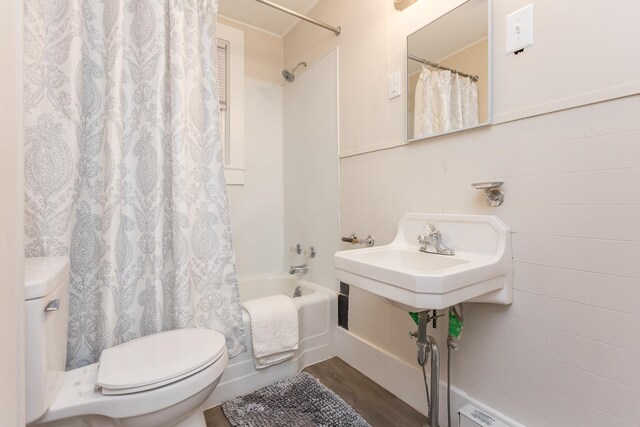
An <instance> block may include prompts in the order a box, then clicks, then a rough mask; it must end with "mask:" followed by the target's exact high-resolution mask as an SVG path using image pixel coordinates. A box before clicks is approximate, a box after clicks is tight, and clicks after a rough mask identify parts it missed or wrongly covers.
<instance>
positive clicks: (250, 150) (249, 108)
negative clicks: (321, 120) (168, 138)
mask: <svg viewBox="0 0 640 427" xmlns="http://www.w3.org/2000/svg"><path fill="white" fill-rule="evenodd" d="M219 21H220V22H221V23H223V24H224V25H228V26H231V27H234V28H235V29H238V30H240V31H242V32H243V33H244V64H245V67H244V76H243V80H244V97H245V101H244V167H245V179H244V185H228V186H227V193H228V195H229V209H230V215H231V233H232V238H233V244H234V249H235V252H236V270H237V272H238V276H250V275H254V274H262V273H274V272H282V265H283V262H284V261H283V256H282V253H283V235H284V228H283V217H284V190H283V183H282V174H283V166H282V165H283V161H282V156H283V153H282V132H283V130H282V120H283V119H282V106H283V92H282V78H281V76H280V71H281V70H282V38H280V37H277V36H274V35H273V34H270V33H266V32H263V31H259V30H257V29H255V28H253V27H249V26H246V25H243V24H241V23H238V22H235V21H232V20H229V19H227V18H225V17H220V18H219ZM232 111H234V110H233V109H232Z"/></svg>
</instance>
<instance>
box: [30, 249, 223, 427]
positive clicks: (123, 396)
mask: <svg viewBox="0 0 640 427" xmlns="http://www.w3.org/2000/svg"><path fill="white" fill-rule="evenodd" d="M68 283H69V259H68V258H66V257H51V258H28V259H26V260H25V300H26V301H25V305H26V366H25V369H26V393H27V395H26V403H27V414H26V415H27V423H28V424H29V425H34V426H40V425H42V426H65V427H66V426H69V427H73V426H78V427H79V426H83V427H84V426H88V427H103V426H104V427H111V426H119V427H129V426H131V427H160V426H167V427H169V426H179V427H205V426H206V424H205V420H204V414H203V411H202V406H201V405H202V403H203V402H204V401H205V400H206V399H207V398H208V397H209V395H210V394H211V392H212V391H213V390H214V389H215V387H216V385H217V384H218V381H219V380H220V377H221V376H222V372H223V371H224V369H225V367H226V366H227V361H228V357H227V351H226V347H225V340H224V336H223V335H222V334H220V333H219V332H215V331H211V330H207V329H180V330H175V331H167V332H162V333H158V334H155V335H149V336H146V337H143V338H139V339H136V340H133V341H130V342H128V343H125V344H121V345H118V346H115V347H112V348H110V349H108V350H105V351H104V352H103V353H102V356H101V358H100V363H95V364H93V365H89V366H85V367H84V368H79V369H74V370H71V371H66V372H65V370H64V368H65V359H66V347H67V321H68V315H69V311H68V310H69V302H68V301H69V293H68Z"/></svg>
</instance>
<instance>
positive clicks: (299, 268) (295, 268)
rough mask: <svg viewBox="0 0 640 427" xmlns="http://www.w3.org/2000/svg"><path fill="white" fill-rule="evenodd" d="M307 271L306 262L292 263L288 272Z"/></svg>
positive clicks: (304, 272)
mask: <svg viewBox="0 0 640 427" xmlns="http://www.w3.org/2000/svg"><path fill="white" fill-rule="evenodd" d="M308 272H309V266H308V265H307V264H302V265H295V266H294V265H292V266H291V267H289V274H296V273H302V274H307V273H308Z"/></svg>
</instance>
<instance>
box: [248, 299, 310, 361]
mask: <svg viewBox="0 0 640 427" xmlns="http://www.w3.org/2000/svg"><path fill="white" fill-rule="evenodd" d="M242 306H243V307H244V309H245V310H247V312H248V313H249V317H250V318H251V343H252V346H253V361H254V363H255V365H256V369H262V368H266V367H267V366H271V365H275V364H277V363H280V362H283V361H285V360H287V359H290V358H291V357H293V355H294V353H295V351H296V350H297V349H298V342H299V335H298V309H297V308H296V305H295V304H294V302H293V300H292V299H291V298H289V297H288V296H286V295H273V296H269V297H264V298H257V299H253V300H250V301H247V302H245V303H243V304H242Z"/></svg>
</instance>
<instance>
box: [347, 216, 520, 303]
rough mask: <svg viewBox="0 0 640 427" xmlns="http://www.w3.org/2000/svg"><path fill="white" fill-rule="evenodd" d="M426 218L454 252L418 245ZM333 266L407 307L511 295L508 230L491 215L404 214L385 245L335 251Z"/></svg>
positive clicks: (498, 299)
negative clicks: (431, 250)
mask: <svg viewBox="0 0 640 427" xmlns="http://www.w3.org/2000/svg"><path fill="white" fill-rule="evenodd" d="M428 221H433V222H435V224H436V226H437V228H438V229H439V230H440V232H441V233H442V241H443V243H444V244H445V245H446V246H448V247H449V248H451V249H454V250H455V252H456V254H455V255H438V254H430V253H424V252H420V251H419V250H418V248H419V245H418V241H417V238H418V235H419V234H424V229H423V226H424V224H425V223H427V222H428ZM335 267H336V275H337V277H338V279H339V280H340V281H341V282H344V283H347V284H349V285H352V286H356V287H358V288H362V289H364V290H366V291H368V292H371V293H374V294H376V295H379V296H381V297H383V298H385V299H386V300H388V301H389V302H391V303H392V304H394V305H396V306H398V307H401V308H403V309H406V310H409V311H422V310H430V309H443V308H447V307H450V306H452V305H455V304H458V303H460V302H465V301H471V302H489V303H497V304H511V302H512V300H513V266H512V260H511V233H510V231H509V229H508V228H507V226H506V225H504V223H502V221H500V220H499V219H498V218H497V217H495V216H491V215H445V214H412V213H410V214H406V215H405V216H404V217H403V218H402V220H401V221H400V224H399V225H398V233H397V235H396V238H395V239H394V240H393V242H391V243H390V244H389V245H386V246H379V247H372V248H366V249H355V250H349V251H340V252H337V253H336V254H335Z"/></svg>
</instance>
